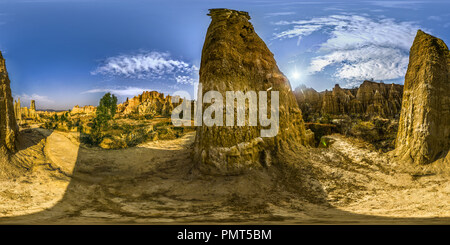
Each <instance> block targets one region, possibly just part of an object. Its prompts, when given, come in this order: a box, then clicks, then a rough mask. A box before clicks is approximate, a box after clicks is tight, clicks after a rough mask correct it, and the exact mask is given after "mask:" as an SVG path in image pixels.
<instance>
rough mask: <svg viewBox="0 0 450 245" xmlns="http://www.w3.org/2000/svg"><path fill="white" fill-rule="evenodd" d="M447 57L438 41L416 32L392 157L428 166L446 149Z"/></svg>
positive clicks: (449, 120)
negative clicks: (394, 154) (394, 153)
mask: <svg viewBox="0 0 450 245" xmlns="http://www.w3.org/2000/svg"><path fill="white" fill-rule="evenodd" d="M449 75H450V53H449V50H448V47H447V45H446V44H445V43H444V42H443V41H442V40H441V39H439V38H436V37H433V36H431V35H429V34H426V33H424V32H423V31H421V30H419V31H418V32H417V35H416V38H415V39H414V43H413V45H412V47H411V50H410V54H409V64H408V70H407V72H406V76H405V87H404V92H403V103H402V109H401V115H400V122H399V130H398V135H397V141H396V150H395V152H396V154H397V156H400V157H401V158H402V159H403V160H407V161H410V162H411V161H412V162H414V163H416V164H427V163H431V162H433V161H435V160H437V159H439V158H440V157H444V156H445V155H446V154H447V152H448V151H449V149H450V76H449Z"/></svg>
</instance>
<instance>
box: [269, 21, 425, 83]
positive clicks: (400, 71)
mask: <svg viewBox="0 0 450 245" xmlns="http://www.w3.org/2000/svg"><path fill="white" fill-rule="evenodd" d="M276 24H277V25H279V26H285V25H287V26H289V29H288V30H285V31H282V32H280V33H275V34H274V37H275V39H280V40H282V39H285V38H298V39H299V40H300V39H301V38H303V37H305V36H308V35H311V34H312V33H313V32H316V31H320V32H322V33H324V34H326V35H329V38H328V39H327V40H326V41H325V42H323V43H322V44H321V45H320V48H319V49H318V51H317V53H316V54H317V56H316V57H313V58H312V60H311V63H310V66H309V67H308V71H309V73H310V74H314V73H317V72H321V71H323V70H324V68H325V67H328V66H334V67H335V68H336V72H335V76H336V77H337V78H339V79H343V80H347V81H346V82H347V83H348V84H350V83H352V82H354V80H355V79H358V80H363V79H370V78H373V79H375V80H388V79H397V78H400V77H403V76H404V74H405V72H406V68H407V66H408V52H409V49H410V47H411V45H412V42H413V40H414V37H415V34H416V32H417V29H419V27H418V26H417V25H416V24H414V23H412V22H396V21H395V20H394V19H389V18H384V17H383V18H378V19H373V18H370V17H367V16H360V15H343V14H341V15H330V16H326V17H320V18H313V19H310V20H300V21H292V22H278V23H276Z"/></svg>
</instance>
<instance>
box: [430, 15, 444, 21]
mask: <svg viewBox="0 0 450 245" xmlns="http://www.w3.org/2000/svg"><path fill="white" fill-rule="evenodd" d="M427 19H429V20H433V21H441V20H442V17H441V16H436V15H431V16H428V18H427Z"/></svg>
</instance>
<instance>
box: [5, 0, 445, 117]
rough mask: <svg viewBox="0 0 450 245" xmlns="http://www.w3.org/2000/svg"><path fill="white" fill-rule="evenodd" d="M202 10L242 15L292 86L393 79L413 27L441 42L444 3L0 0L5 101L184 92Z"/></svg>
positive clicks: (195, 59)
mask: <svg viewBox="0 0 450 245" xmlns="http://www.w3.org/2000/svg"><path fill="white" fill-rule="evenodd" d="M210 8H232V9H237V10H244V11H248V12H249V13H250V16H251V17H252V19H251V22H252V23H253V25H254V26H255V29H256V31H257V33H258V35H259V36H260V37H261V38H262V39H263V40H264V41H265V42H266V44H267V45H268V46H269V48H270V49H271V51H272V52H273V53H274V55H275V58H276V60H277V63H278V65H279V67H280V69H281V70H282V71H283V73H284V74H285V75H286V76H288V78H289V79H290V82H291V85H292V86H293V87H294V88H295V87H297V86H298V85H300V84H305V85H306V86H308V87H313V88H315V89H316V90H319V91H322V90H325V89H330V88H332V87H333V85H334V84H335V83H339V84H341V86H342V87H352V86H356V85H358V84H359V83H361V82H362V81H363V80H364V79H372V78H373V79H375V80H376V81H381V80H383V81H384V82H395V83H403V78H404V75H405V72H406V67H407V64H408V55H409V53H408V52H409V47H410V46H411V44H412V41H413V39H414V36H415V33H416V31H417V29H419V28H420V29H422V30H424V31H426V32H428V33H431V34H433V35H435V36H437V37H439V38H441V39H443V40H444V41H445V42H446V43H447V44H449V43H450V34H449V33H450V12H449V11H448V9H450V1H285V0H281V1H279V0H278V1H277V0H255V1H250V0H247V1H246V0H239V1H220V0H214V1H211V0H210V1H207V0H198V1H181V0H179V1H174V0H164V1H138V0H128V1H112V0H34V1H33V0H14V1H12V0H0V50H1V51H2V53H3V56H4V57H5V59H6V65H7V69H8V72H9V76H10V78H11V88H12V92H13V96H14V98H15V99H16V98H18V97H20V98H21V101H22V104H25V105H28V103H29V101H30V99H35V100H36V105H37V107H38V108H39V109H44V108H45V109H69V108H72V107H73V106H74V105H77V104H79V105H88V104H92V105H97V103H98V100H99V98H100V97H101V96H102V95H103V94H104V93H105V92H107V91H111V92H113V93H114V94H116V95H118V97H119V101H123V100H125V99H126V97H133V96H134V95H137V94H139V93H141V92H142V91H143V90H157V91H161V92H164V93H166V94H167V93H174V92H175V91H178V90H185V91H188V92H190V93H192V94H193V91H194V89H193V87H194V84H195V83H196V82H197V81H198V68H199V66H200V57H201V50H202V46H203V41H204V37H205V34H206V30H207V27H208V25H209V23H210V18H209V17H208V16H207V15H206V14H207V13H208V9H210Z"/></svg>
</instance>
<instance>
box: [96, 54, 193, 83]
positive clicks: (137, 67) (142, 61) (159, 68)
mask: <svg viewBox="0 0 450 245" xmlns="http://www.w3.org/2000/svg"><path fill="white" fill-rule="evenodd" d="M196 71H198V68H197V67H196V66H195V65H191V64H189V63H187V62H185V61H182V60H177V59H173V58H171V57H170V54H169V53H161V52H143V53H139V54H135V55H119V56H114V57H109V58H107V59H106V60H105V61H104V63H103V64H102V65H100V66H99V67H97V69H95V70H94V71H92V72H91V74H92V75H98V74H101V75H108V76H118V77H125V78H138V79H147V78H156V79H161V78H168V79H170V77H173V76H193V75H194V74H195V73H196Z"/></svg>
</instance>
